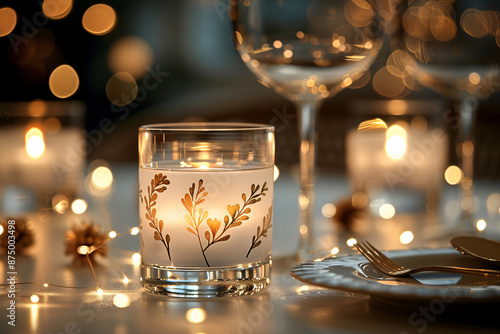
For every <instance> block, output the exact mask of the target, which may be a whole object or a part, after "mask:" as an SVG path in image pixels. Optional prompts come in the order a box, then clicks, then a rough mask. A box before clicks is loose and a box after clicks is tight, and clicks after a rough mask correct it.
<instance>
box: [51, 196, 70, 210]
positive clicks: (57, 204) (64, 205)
mask: <svg viewBox="0 0 500 334" xmlns="http://www.w3.org/2000/svg"><path fill="white" fill-rule="evenodd" d="M52 208H53V209H54V211H55V212H57V213H59V214H64V213H65V212H66V211H67V210H68V208H69V202H68V198H67V197H66V196H64V195H63V194H57V195H55V196H54V197H53V198H52Z"/></svg>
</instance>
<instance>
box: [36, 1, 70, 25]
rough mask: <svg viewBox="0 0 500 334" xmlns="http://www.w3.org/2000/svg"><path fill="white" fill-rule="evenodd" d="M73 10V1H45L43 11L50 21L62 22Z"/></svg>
mask: <svg viewBox="0 0 500 334" xmlns="http://www.w3.org/2000/svg"><path fill="white" fill-rule="evenodd" d="M72 8H73V0H44V2H43V4H42V11H43V13H44V14H45V16H47V17H48V18H49V19H52V20H60V19H62V18H65V17H66V16H68V14H69V13H70V12H71V9H72Z"/></svg>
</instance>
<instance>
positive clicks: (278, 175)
mask: <svg viewBox="0 0 500 334" xmlns="http://www.w3.org/2000/svg"><path fill="white" fill-rule="evenodd" d="M278 177H280V170H279V169H278V167H277V166H276V165H274V181H275V182H276V180H277V179H278Z"/></svg>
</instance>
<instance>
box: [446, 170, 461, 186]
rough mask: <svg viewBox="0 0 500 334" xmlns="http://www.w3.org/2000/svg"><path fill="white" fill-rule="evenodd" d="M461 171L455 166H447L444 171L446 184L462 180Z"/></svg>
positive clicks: (453, 183) (457, 182)
mask: <svg viewBox="0 0 500 334" xmlns="http://www.w3.org/2000/svg"><path fill="white" fill-rule="evenodd" d="M462 177H463V172H462V170H461V169H460V168H458V167H457V166H449V167H448V168H446V171H445V172H444V179H445V180H446V182H448V184H451V185H455V184H459V183H460V181H462Z"/></svg>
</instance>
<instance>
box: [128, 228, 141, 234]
mask: <svg viewBox="0 0 500 334" xmlns="http://www.w3.org/2000/svg"><path fill="white" fill-rule="evenodd" d="M129 232H130V235H138V234H139V228H138V227H132V228H131V229H130V231H129Z"/></svg>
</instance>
